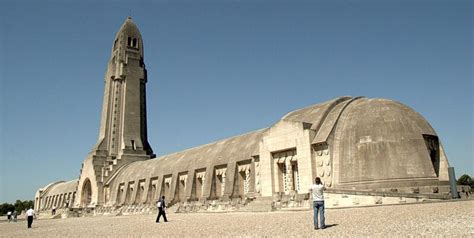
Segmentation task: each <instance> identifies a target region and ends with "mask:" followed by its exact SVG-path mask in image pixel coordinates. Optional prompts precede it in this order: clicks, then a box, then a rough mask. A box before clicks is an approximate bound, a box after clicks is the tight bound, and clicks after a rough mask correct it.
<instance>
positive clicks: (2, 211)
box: [0, 200, 34, 216]
mask: <svg viewBox="0 0 474 238" xmlns="http://www.w3.org/2000/svg"><path fill="white" fill-rule="evenodd" d="M33 206H34V203H33V201H32V200H25V201H21V200H16V202H15V203H14V204H11V203H3V204H0V216H4V215H6V214H7V212H9V211H10V212H13V210H16V212H17V213H18V214H21V212H22V211H24V210H28V209H29V208H30V207H33Z"/></svg>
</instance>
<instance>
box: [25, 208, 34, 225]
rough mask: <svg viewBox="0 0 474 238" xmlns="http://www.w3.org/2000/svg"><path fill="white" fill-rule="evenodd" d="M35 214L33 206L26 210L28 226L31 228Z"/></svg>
mask: <svg viewBox="0 0 474 238" xmlns="http://www.w3.org/2000/svg"><path fill="white" fill-rule="evenodd" d="M34 215H35V210H33V208H32V207H30V209H28V211H26V218H27V219H26V220H27V221H28V228H31V224H33V216H34Z"/></svg>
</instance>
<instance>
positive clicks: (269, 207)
mask: <svg viewBox="0 0 474 238" xmlns="http://www.w3.org/2000/svg"><path fill="white" fill-rule="evenodd" d="M273 210H274V209H273V198H272V197H268V198H262V197H260V198H257V199H255V200H253V201H251V202H250V203H249V204H247V205H246V206H244V207H241V208H240V209H239V211H243V212H271V211H273Z"/></svg>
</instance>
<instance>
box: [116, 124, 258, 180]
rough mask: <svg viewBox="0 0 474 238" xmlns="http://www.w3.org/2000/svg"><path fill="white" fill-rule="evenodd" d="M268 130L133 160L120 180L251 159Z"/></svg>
mask: <svg viewBox="0 0 474 238" xmlns="http://www.w3.org/2000/svg"><path fill="white" fill-rule="evenodd" d="M265 131H266V129H261V130H257V131H253V132H250V133H247V134H244V135H240V136H235V137H231V138H228V139H224V140H220V141H216V142H213V143H210V144H206V145H202V146H198V147H195V148H191V149H187V150H183V151H180V152H176V153H173V154H169V155H165V156H161V157H159V158H156V159H151V160H146V161H138V162H133V163H131V164H129V165H126V166H127V167H126V168H124V169H122V171H120V172H119V173H120V174H119V175H118V176H117V178H116V181H117V182H127V181H134V180H137V179H143V178H146V177H149V176H158V174H163V175H167V174H172V173H173V172H175V171H180V172H181V171H188V170H191V169H200V168H205V167H207V166H209V165H213V164H214V165H221V164H227V163H229V162H231V161H240V160H246V159H250V158H251V157H252V156H254V155H257V154H258V150H259V142H260V140H261V139H262V134H263V132H265Z"/></svg>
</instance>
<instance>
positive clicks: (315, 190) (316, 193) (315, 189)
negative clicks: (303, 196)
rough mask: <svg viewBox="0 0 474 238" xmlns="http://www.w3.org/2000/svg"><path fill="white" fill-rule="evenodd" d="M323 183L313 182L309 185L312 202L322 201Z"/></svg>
mask: <svg viewBox="0 0 474 238" xmlns="http://www.w3.org/2000/svg"><path fill="white" fill-rule="evenodd" d="M323 191H324V185H323V184H313V185H312V186H311V196H312V197H313V202H322V201H324V193H323Z"/></svg>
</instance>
